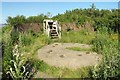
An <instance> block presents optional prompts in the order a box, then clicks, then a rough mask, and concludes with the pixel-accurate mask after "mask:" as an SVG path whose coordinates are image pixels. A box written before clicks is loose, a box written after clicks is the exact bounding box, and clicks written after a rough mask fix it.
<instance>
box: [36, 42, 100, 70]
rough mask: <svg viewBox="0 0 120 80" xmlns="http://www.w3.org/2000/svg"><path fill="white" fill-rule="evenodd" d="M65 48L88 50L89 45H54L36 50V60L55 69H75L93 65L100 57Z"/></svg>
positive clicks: (92, 53) (93, 53) (91, 53)
mask: <svg viewBox="0 0 120 80" xmlns="http://www.w3.org/2000/svg"><path fill="white" fill-rule="evenodd" d="M66 47H82V48H89V47H91V46H90V45H87V44H78V43H54V44H50V45H46V46H44V47H42V48H41V49H39V50H38V54H37V58H38V59H41V60H43V61H45V62H46V63H47V64H49V65H51V66H56V67H62V68H64V67H66V68H70V69H77V68H80V67H83V66H90V65H95V64H97V63H98V58H99V57H100V55H98V54H96V53H95V52H88V51H87V52H86V51H73V50H68V49H66Z"/></svg>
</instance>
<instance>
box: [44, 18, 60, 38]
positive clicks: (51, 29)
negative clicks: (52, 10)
mask: <svg viewBox="0 0 120 80" xmlns="http://www.w3.org/2000/svg"><path fill="white" fill-rule="evenodd" d="M43 29H44V33H45V34H46V35H48V37H51V38H52V39H53V38H61V27H60V25H59V24H58V22H57V21H53V20H48V19H45V20H44V21H43Z"/></svg>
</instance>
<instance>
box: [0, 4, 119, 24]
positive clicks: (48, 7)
mask: <svg viewBox="0 0 120 80" xmlns="http://www.w3.org/2000/svg"><path fill="white" fill-rule="evenodd" d="M92 3H94V4H95V6H96V8H98V9H117V8H118V2H2V17H1V15H0V18H2V21H0V22H2V23H6V19H7V17H8V16H12V17H15V16H17V15H24V16H26V17H28V16H36V15H39V14H42V13H43V14H47V13H48V12H50V13H51V14H52V16H55V15H57V14H58V13H60V14H61V13H64V12H65V11H66V10H73V9H76V8H83V9H84V8H90V5H91V4H92ZM0 6H1V3H0Z"/></svg>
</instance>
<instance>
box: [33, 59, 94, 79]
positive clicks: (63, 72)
mask: <svg viewBox="0 0 120 80" xmlns="http://www.w3.org/2000/svg"><path fill="white" fill-rule="evenodd" d="M35 62H36V63H35V64H36V65H37V67H36V68H37V69H38V71H41V72H44V73H46V74H48V75H51V76H53V77H56V78H60V77H61V78H85V77H89V76H90V75H91V74H90V70H91V69H92V68H93V67H92V66H88V67H82V68H79V69H76V70H72V69H68V68H59V67H54V66H50V65H48V64H47V63H45V62H43V61H40V60H38V61H35ZM38 62H39V65H38Z"/></svg>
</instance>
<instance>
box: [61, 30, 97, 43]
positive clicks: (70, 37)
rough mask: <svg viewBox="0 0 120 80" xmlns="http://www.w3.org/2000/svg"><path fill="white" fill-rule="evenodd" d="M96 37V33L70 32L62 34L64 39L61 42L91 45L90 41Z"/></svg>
mask: <svg viewBox="0 0 120 80" xmlns="http://www.w3.org/2000/svg"><path fill="white" fill-rule="evenodd" d="M94 37H95V33H94V32H91V33H89V32H86V31H85V30H81V31H69V32H65V31H63V32H62V37H61V40H59V42H62V43H70V42H72V43H85V44H89V43H90V41H92V39H93V38H94Z"/></svg>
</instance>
